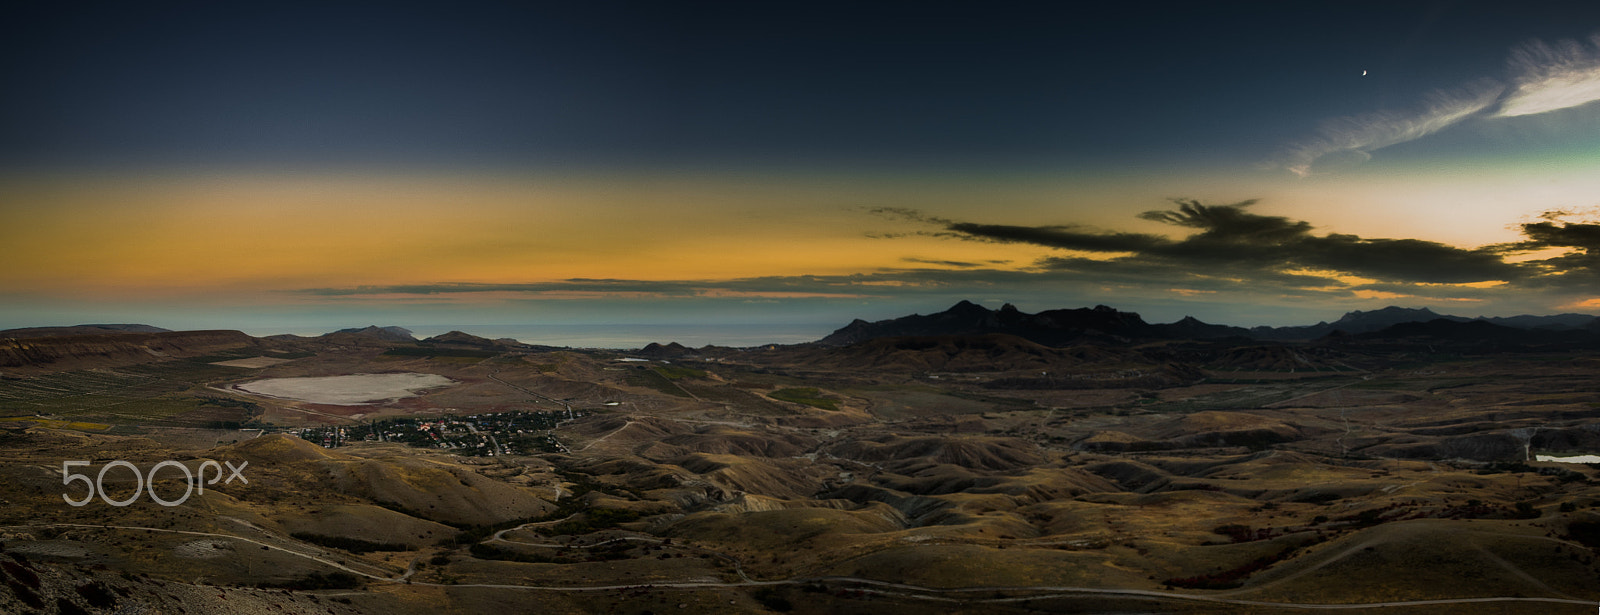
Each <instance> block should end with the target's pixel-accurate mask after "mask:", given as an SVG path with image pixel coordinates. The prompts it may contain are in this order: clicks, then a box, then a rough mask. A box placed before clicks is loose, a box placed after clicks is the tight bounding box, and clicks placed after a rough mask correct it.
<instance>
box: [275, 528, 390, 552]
mask: <svg viewBox="0 0 1600 615" xmlns="http://www.w3.org/2000/svg"><path fill="white" fill-rule="evenodd" d="M290 536H292V537H294V538H297V539H299V540H304V541H306V542H309V543H312V544H318V545H322V546H324V547H331V548H334V549H343V550H345V551H349V552H351V553H371V552H374V551H415V550H416V547H413V546H410V545H404V544H397V543H392V542H372V541H369V540H361V539H359V538H347V537H344V536H323V535H320V534H309V533H306V532H295V533H293V534H290Z"/></svg>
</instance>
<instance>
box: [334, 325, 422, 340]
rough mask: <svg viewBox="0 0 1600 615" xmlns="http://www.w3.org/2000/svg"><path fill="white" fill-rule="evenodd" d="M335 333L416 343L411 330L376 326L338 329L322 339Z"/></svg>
mask: <svg viewBox="0 0 1600 615" xmlns="http://www.w3.org/2000/svg"><path fill="white" fill-rule="evenodd" d="M336 333H349V334H352V335H361V336H365V337H375V338H378V339H381V340H384V341H390V342H415V341H417V338H415V337H413V336H412V335H411V330H410V329H407V328H405V327H380V326H378V325H368V326H366V327H364V328H350V329H340V330H338V331H334V332H333V333H329V334H326V335H324V337H326V336H327V335H334V334H336Z"/></svg>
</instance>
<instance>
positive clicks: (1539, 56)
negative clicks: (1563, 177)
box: [1274, 35, 1600, 177]
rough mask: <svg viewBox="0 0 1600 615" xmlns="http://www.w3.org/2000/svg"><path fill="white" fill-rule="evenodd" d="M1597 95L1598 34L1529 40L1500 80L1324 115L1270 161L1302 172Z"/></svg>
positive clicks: (1599, 66)
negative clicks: (1478, 121)
mask: <svg viewBox="0 0 1600 615" xmlns="http://www.w3.org/2000/svg"><path fill="white" fill-rule="evenodd" d="M1508 82H1509V85H1508V84H1507V83H1508ZM1597 100H1600V35H1595V36H1592V37H1590V39H1589V41H1588V43H1587V44H1586V43H1583V42H1579V41H1572V40H1562V41H1557V42H1555V43H1545V42H1543V41H1532V42H1529V43H1526V44H1523V45H1522V46H1520V47H1517V48H1516V49H1513V50H1512V51H1511V57H1510V59H1509V61H1508V75H1507V76H1506V77H1505V78H1504V79H1495V78H1488V77H1485V78H1483V79H1479V80H1477V81H1474V82H1472V83H1469V84H1467V85H1464V86H1462V87H1460V88H1456V89H1454V90H1439V91H1435V92H1433V93H1432V94H1429V95H1428V96H1427V97H1426V99H1425V100H1424V101H1423V103H1422V104H1421V105H1420V107H1419V108H1416V109H1412V110H1409V111H1393V110H1382V111H1375V112H1372V113H1366V114H1362V115H1354V116H1347V117H1339V118H1333V119H1330V120H1326V121H1324V122H1323V123H1322V124H1321V126H1319V127H1318V130H1317V136H1315V137H1312V138H1310V139H1306V140H1304V141H1301V142H1298V143H1294V144H1292V145H1290V146H1289V147H1287V148H1285V150H1284V153H1283V154H1282V155H1280V156H1279V159H1278V160H1277V161H1276V162H1275V163H1274V166H1281V167H1283V168H1285V169H1287V170H1289V172H1291V173H1294V174H1295V175H1298V176H1301V177H1305V176H1308V175H1312V174H1315V173H1316V172H1317V171H1318V169H1317V167H1318V166H1319V163H1321V164H1323V165H1326V164H1328V163H1329V162H1331V161H1339V162H1342V163H1344V164H1354V163H1361V162H1366V161H1367V160H1369V159H1370V158H1371V157H1372V152H1374V151H1376V150H1380V149H1383V148H1385V147H1389V146H1392V145H1398V144H1401V143H1405V142H1408V141H1414V140H1417V139H1421V138H1423V137H1426V136H1428V135H1431V134H1434V133H1437V132H1439V131H1441V130H1444V129H1446V128H1449V127H1451V126H1454V125H1456V124H1459V123H1461V122H1464V121H1466V120H1469V119H1472V118H1474V117H1484V118H1505V117H1518V116H1527V115H1537V114H1541V113H1549V112H1551V111H1558V110H1561V109H1569V108H1572V107H1578V106H1581V105H1586V104H1589V103H1592V102H1595V101H1597Z"/></svg>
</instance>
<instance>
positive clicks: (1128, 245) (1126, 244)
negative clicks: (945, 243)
mask: <svg viewBox="0 0 1600 615" xmlns="http://www.w3.org/2000/svg"><path fill="white" fill-rule="evenodd" d="M945 230H946V232H948V233H949V234H950V236H952V237H956V238H958V239H975V240H980V241H996V242H1001V243H1031V244H1035V245H1041V246H1046V247H1051V248H1062V249H1067V250H1085V251H1089V252H1142V251H1146V250H1154V249H1156V248H1159V247H1162V246H1166V245H1170V244H1171V243H1172V241H1171V240H1169V239H1167V238H1165V237H1162V236H1160V235H1148V234H1144V233H1096V232H1092V231H1083V230H1078V229H1077V227H1070V226H1010V225H1004V224H973V223H968V222H954V223H950V224H948V225H945Z"/></svg>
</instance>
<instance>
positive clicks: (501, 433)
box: [288, 410, 585, 457]
mask: <svg viewBox="0 0 1600 615" xmlns="http://www.w3.org/2000/svg"><path fill="white" fill-rule="evenodd" d="M447 411H448V410H447ZM584 415H585V413H584V412H583V411H581V410H561V411H553V412H527V411H521V410H517V411H509V412H495V413H487V414H470V415H461V416H454V415H451V416H445V417H443V418H416V417H402V418H390V419H379V420H373V421H369V422H367V423H364V424H360V425H339V426H326V427H308V428H303V429H295V430H290V431H289V432H288V433H290V434H293V435H295V436H298V437H300V438H301V439H303V440H306V441H307V442H311V443H313V444H318V445H321V446H322V447H323V448H338V447H340V446H346V445H348V444H350V443H353V442H403V443H406V444H410V445H411V446H416V447H423V448H438V449H446V450H451V451H453V452H455V453H457V454H460V455H466V456H474V457H478V456H481V457H496V456H501V455H531V454H538V453H563V452H567V448H566V446H564V445H562V444H561V442H560V441H558V440H557V439H556V438H555V436H553V435H551V433H550V430H551V429H553V428H555V427H556V426H558V425H560V424H561V423H564V422H566V421H570V420H574V419H577V418H581V417H583V416H584Z"/></svg>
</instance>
